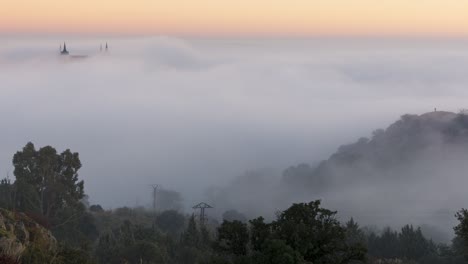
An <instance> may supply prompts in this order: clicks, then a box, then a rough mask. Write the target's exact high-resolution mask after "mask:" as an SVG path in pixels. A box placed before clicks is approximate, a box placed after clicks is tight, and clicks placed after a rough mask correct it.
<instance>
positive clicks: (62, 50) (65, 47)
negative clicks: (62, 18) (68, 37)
mask: <svg viewBox="0 0 468 264" xmlns="http://www.w3.org/2000/svg"><path fill="white" fill-rule="evenodd" d="M69 54H70V53H69V52H68V50H67V43H65V42H64V43H63V49H62V46H60V55H69Z"/></svg>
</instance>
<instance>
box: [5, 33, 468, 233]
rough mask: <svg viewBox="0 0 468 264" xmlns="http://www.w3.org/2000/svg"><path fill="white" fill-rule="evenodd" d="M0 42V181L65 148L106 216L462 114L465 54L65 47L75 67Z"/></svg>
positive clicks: (219, 44) (40, 44) (231, 45)
mask: <svg viewBox="0 0 468 264" xmlns="http://www.w3.org/2000/svg"><path fill="white" fill-rule="evenodd" d="M0 40H1V41H0V43H1V44H0V120H1V121H2V123H1V125H2V126H1V127H2V133H1V135H2V136H1V137H0V169H2V170H3V173H4V174H5V176H6V174H7V173H8V172H9V173H10V175H11V174H12V166H11V158H12V156H13V154H14V153H15V152H16V151H18V150H20V149H21V148H22V147H23V146H24V145H25V144H26V143H27V142H28V141H32V142H33V143H35V144H36V146H37V147H42V146H44V145H52V146H54V147H56V148H57V149H58V150H59V151H62V150H64V149H66V148H70V149H71V150H72V151H76V152H79V153H80V157H81V160H82V163H83V168H82V170H81V171H80V176H81V178H82V179H84V180H85V190H86V192H87V194H88V195H89V196H90V200H91V202H92V203H99V204H102V205H103V206H105V207H107V208H112V207H117V206H122V205H135V204H138V205H147V204H149V199H150V194H151V188H150V187H149V186H148V185H149V184H154V183H158V184H162V185H163V186H164V187H165V188H168V189H174V190H177V191H179V192H181V193H183V195H184V197H185V200H186V205H191V204H195V203H197V202H199V201H200V200H201V199H204V197H205V196H204V194H205V192H206V189H209V188H210V187H211V186H224V185H226V184H227V183H228V182H229V181H230V180H232V179H233V178H234V177H235V176H238V175H241V174H243V173H244V171H247V170H254V169H257V168H268V169H270V170H271V171H272V175H279V174H280V173H281V171H282V170H283V169H285V168H287V167H288V166H291V165H296V164H297V163H301V162H308V163H311V164H313V163H315V162H317V161H319V160H322V159H326V158H327V157H328V156H329V155H330V154H331V153H333V152H334V151H335V150H336V148H337V147H338V146H339V145H341V144H345V143H350V142H353V141H355V140H356V139H357V138H359V137H361V136H369V135H370V134H371V132H372V131H373V130H375V129H377V128H384V127H386V126H388V125H389V124H390V123H392V122H394V121H395V120H397V119H398V118H399V116H400V115H402V114H405V113H415V114H421V113H424V112H429V111H432V110H433V109H434V108H435V107H437V108H438V109H441V110H447V111H455V112H456V111H458V110H459V109H461V108H466V107H468V104H467V98H468V89H467V87H468V70H467V69H468V41H466V40H457V39H453V40H435V39H432V40H431V39H419V40H415V39H413V40H404V39H380V40H371V39H307V40H305V39H302V40H299V39H287V40H285V39H263V40H252V39H237V40H234V39H178V38H170V37H154V38H139V39H118V38H112V39H97V38H96V39H93V38H82V39H79V38H73V39H69V41H68V42H67V46H68V48H69V50H70V52H71V54H75V55H82V54H84V55H90V57H89V58H87V59H85V60H80V61H78V60H77V61H68V60H64V59H63V58H61V57H60V56H58V55H57V53H58V49H59V45H60V43H61V42H62V38H61V39H55V38H43V39H37V38H36V39H26V38H11V37H9V38H3V39H2V38H0ZM105 41H108V42H109V45H110V51H109V53H108V54H100V53H99V45H100V44H102V43H105ZM454 184H466V182H463V183H454ZM390 190H391V189H390ZM279 192H280V191H279ZM351 192H352V191H351ZM385 192H389V191H387V190H385ZM355 193H356V195H357V196H356V197H358V198H359V199H361V200H362V199H363V197H360V196H359V192H358V191H355ZM341 195H343V194H341ZM241 196H243V194H239V198H241ZM351 196H352V195H351ZM245 197H250V198H251V199H254V198H255V195H253V194H252V193H250V194H249V195H248V196H244V200H245ZM348 198H349V197H348ZM359 199H358V200H359ZM389 199H391V198H389ZM358 200H357V201H358ZM422 202H424V201H422ZM427 202H430V201H427ZM268 208H270V207H268ZM228 209H229V208H228ZM405 215H409V216H408V221H411V220H412V219H413V218H412V217H411V214H410V213H408V214H406V213H405V214H403V215H402V216H403V218H405ZM404 220H405V219H403V221H404ZM375 224H376V225H379V223H375ZM385 224H388V223H387V222H385Z"/></svg>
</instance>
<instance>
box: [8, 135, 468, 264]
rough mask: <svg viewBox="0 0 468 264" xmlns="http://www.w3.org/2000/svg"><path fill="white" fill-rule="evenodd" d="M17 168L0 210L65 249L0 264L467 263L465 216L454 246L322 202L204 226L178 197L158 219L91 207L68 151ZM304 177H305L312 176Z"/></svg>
mask: <svg viewBox="0 0 468 264" xmlns="http://www.w3.org/2000/svg"><path fill="white" fill-rule="evenodd" d="M13 165H14V168H15V170H14V175H15V181H14V182H13V181H12V180H11V179H9V178H6V179H3V180H0V207H1V208H5V209H8V210H10V211H13V212H24V213H26V214H27V215H28V216H29V217H30V218H32V219H34V220H35V221H36V222H37V223H39V224H40V225H42V226H43V227H45V228H47V229H49V230H50V231H51V232H52V233H53V235H54V236H55V237H56V238H57V240H58V242H59V248H58V251H57V252H55V253H53V254H52V253H51V252H48V251H43V250H39V248H40V247H34V243H40V241H39V242H38V241H33V242H34V243H32V244H31V245H29V246H28V249H27V250H26V251H25V253H24V255H23V256H22V257H21V258H20V259H19V260H15V259H11V258H8V255H6V254H5V252H4V249H3V248H2V244H1V243H0V263H6V264H8V263H11V264H16V263H23V264H39V263H40V264H42V263H56V264H98V263H102V264H120V263H129V264H152V263H154V264H156V263H158V264H160V263H168V264H169V263H170V264H173V263H175V264H198V263H199V264H307V263H308V264H312V263H313V264H328V263H337V264H340V263H343V264H346V263H349V264H359V263H371V264H373V263H375V264H377V263H380V264H383V263H408V264H409V263H412V264H416V263H420V264H449V263H453V264H458V263H460V264H461V263H468V262H466V259H467V258H465V256H468V210H465V209H462V210H461V211H460V212H458V213H457V214H456V217H457V219H458V221H459V224H458V225H457V226H456V227H455V228H454V230H455V234H456V237H455V239H454V240H453V242H452V244H451V245H443V244H437V243H435V242H433V241H432V240H430V239H428V238H426V237H425V236H424V235H423V232H422V231H421V229H420V228H418V227H413V226H411V225H406V226H404V227H403V228H402V229H401V230H399V231H395V230H392V229H390V228H386V229H384V230H383V232H370V231H368V230H366V229H365V228H364V229H363V228H361V227H360V226H359V225H358V223H357V222H356V221H354V220H353V219H351V220H349V221H348V222H346V223H344V224H343V223H340V222H339V221H338V220H337V212H336V211H331V210H329V209H326V208H323V207H322V206H321V202H320V201H318V200H317V201H312V202H309V203H297V204H293V205H291V206H290V207H289V208H287V209H286V210H284V211H281V212H278V214H277V217H276V219H275V220H273V221H271V222H267V221H266V220H265V219H264V218H263V217H261V216H260V217H257V218H255V219H251V220H248V219H247V218H246V217H245V216H244V215H242V214H241V213H239V212H237V211H235V210H228V211H226V212H225V213H224V214H223V218H224V220H223V222H222V223H218V222H216V221H214V220H212V221H207V222H206V223H200V222H199V221H197V220H196V217H195V216H194V215H186V214H183V213H181V212H180V211H179V210H178V209H179V208H180V204H181V196H180V194H178V193H177V192H173V191H167V192H165V193H167V195H165V196H164V197H165V199H167V204H172V205H173V206H171V208H165V209H166V210H161V211H160V212H158V213H157V214H155V213H154V212H153V211H152V210H146V209H145V208H143V207H136V208H129V207H122V208H116V209H114V210H105V209H104V208H102V206H100V205H88V204H87V202H86V195H85V192H84V182H83V181H82V180H80V179H79V177H78V171H79V169H80V168H81V162H80V159H79V155H78V153H73V152H71V151H70V150H65V151H64V152H62V153H58V152H57V151H56V150H55V149H54V148H52V147H50V146H47V147H43V148H40V149H36V148H35V146H34V145H33V144H32V143H28V144H27V145H26V146H25V147H24V148H23V149H22V150H21V151H18V152H17V153H16V154H15V155H14V157H13ZM299 169H300V170H301V171H304V173H306V172H307V171H308V170H309V169H310V168H308V167H305V166H303V167H300V168H299ZM1 229H2V227H1V226H0V231H1ZM2 234H3V233H2V232H0V241H1V238H2ZM31 239H32V238H31Z"/></svg>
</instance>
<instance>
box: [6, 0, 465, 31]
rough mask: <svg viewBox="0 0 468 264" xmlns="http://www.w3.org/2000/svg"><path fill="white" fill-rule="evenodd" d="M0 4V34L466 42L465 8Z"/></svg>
mask: <svg viewBox="0 0 468 264" xmlns="http://www.w3.org/2000/svg"><path fill="white" fill-rule="evenodd" d="M0 2H1V3H0V33H46V34H49V33H52V34H53V33H73V34H75V33H77V34H78V33H81V34H100V33H103V34H182V35H215V36H216V35H219V36H230V35H252V36H310V35H338V36H340V35H418V36H419V35H430V36H432V35H436V36H438V35H443V36H460V35H463V36H466V35H468V0H196V1H195V0H165V1H162V0H0Z"/></svg>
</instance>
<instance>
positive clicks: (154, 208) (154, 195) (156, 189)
mask: <svg viewBox="0 0 468 264" xmlns="http://www.w3.org/2000/svg"><path fill="white" fill-rule="evenodd" d="M150 186H151V187H153V212H154V215H155V216H156V193H157V192H158V188H159V184H151V185H150Z"/></svg>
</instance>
